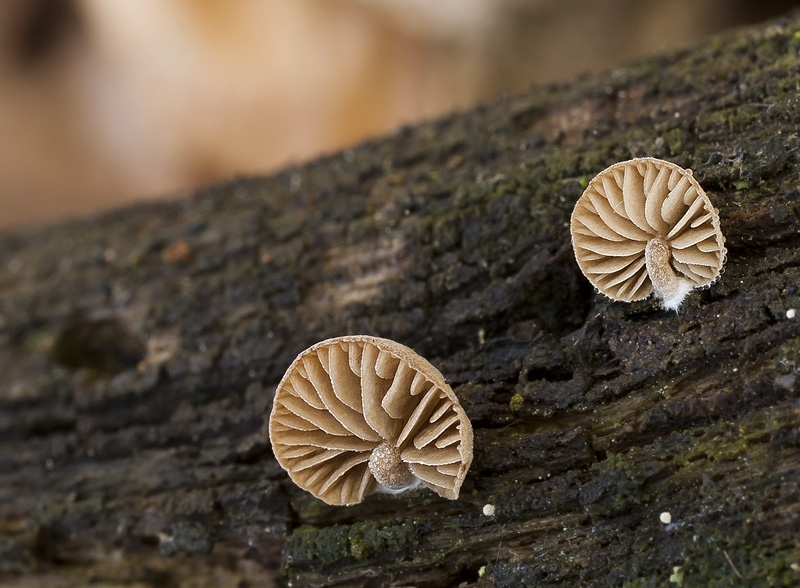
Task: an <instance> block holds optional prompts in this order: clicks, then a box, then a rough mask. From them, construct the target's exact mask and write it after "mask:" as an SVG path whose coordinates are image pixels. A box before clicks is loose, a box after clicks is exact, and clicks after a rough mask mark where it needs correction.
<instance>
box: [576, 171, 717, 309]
mask: <svg viewBox="0 0 800 588" xmlns="http://www.w3.org/2000/svg"><path fill="white" fill-rule="evenodd" d="M570 230H571V232H572V245H573V248H574V250H575V258H576V259H577V261H578V265H579V266H580V268H581V271H583V274H584V275H585V276H586V277H587V278H588V279H589V281H590V282H591V283H592V284H593V285H594V286H595V287H596V288H597V289H598V290H600V292H602V293H603V294H605V295H606V296H608V297H609V298H613V299H614V300H622V301H625V302H632V301H635V300H641V299H643V298H646V297H647V296H648V295H649V294H650V293H651V292H653V291H654V290H655V293H656V295H657V296H659V297H660V298H662V299H663V300H664V304H665V306H666V307H667V308H673V309H677V307H678V306H679V305H680V302H681V300H682V299H683V297H684V296H685V294H686V293H687V292H688V291H689V290H691V289H692V288H695V287H700V286H706V285H709V284H711V283H713V282H714V281H715V280H716V279H717V277H718V276H719V273H720V270H721V269H722V266H723V265H724V264H725V254H726V250H725V238H724V237H723V236H722V232H721V230H720V227H719V211H717V210H716V209H715V208H714V207H713V206H712V204H711V201H710V200H709V199H708V196H706V194H705V192H704V191H703V189H702V188H701V187H700V184H698V183H697V181H696V180H695V179H694V177H693V176H692V171H691V170H685V169H683V168H681V167H679V166H677V165H675V164H674V163H670V162H668V161H662V160H660V159H655V158H652V157H643V158H640V159H632V160H630V161H624V162H622V163H617V164H614V165H612V166H611V167H609V168H608V169H606V170H604V171H602V172H600V173H599V174H598V175H597V176H596V177H595V178H594V179H593V180H592V181H591V182H589V186H588V187H587V188H586V190H585V191H584V193H583V195H582V196H581V197H580V199H579V200H578V202H577V203H576V204H575V209H574V211H573V213H572V222H571V226H570Z"/></svg>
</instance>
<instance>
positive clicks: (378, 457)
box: [369, 441, 416, 490]
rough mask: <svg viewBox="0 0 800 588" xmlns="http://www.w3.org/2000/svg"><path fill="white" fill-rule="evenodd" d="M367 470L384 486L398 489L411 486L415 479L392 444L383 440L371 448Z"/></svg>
mask: <svg viewBox="0 0 800 588" xmlns="http://www.w3.org/2000/svg"><path fill="white" fill-rule="evenodd" d="M369 471H370V472H371V473H372V475H373V476H374V477H375V479H376V480H377V481H378V482H379V483H380V484H381V485H383V486H385V487H386V488H389V489H391V490H400V489H402V488H406V487H408V486H411V485H412V484H413V483H414V481H415V480H416V478H415V476H414V474H412V473H411V470H409V469H408V466H407V465H406V464H405V463H403V461H402V460H401V459H400V453H399V452H398V451H397V448H396V447H395V446H394V444H392V443H389V442H388V441H384V442H383V443H381V444H380V445H378V446H377V447H376V448H375V449H373V450H372V454H371V455H370V457H369Z"/></svg>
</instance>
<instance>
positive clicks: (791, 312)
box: [786, 308, 797, 319]
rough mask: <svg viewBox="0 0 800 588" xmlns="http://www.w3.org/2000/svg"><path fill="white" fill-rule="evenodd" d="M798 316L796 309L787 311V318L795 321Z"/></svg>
mask: <svg viewBox="0 0 800 588" xmlns="http://www.w3.org/2000/svg"><path fill="white" fill-rule="evenodd" d="M796 316H797V311H796V310H795V309H794V308H790V309H789V310H787V311H786V318H788V319H793V318H794V317H796Z"/></svg>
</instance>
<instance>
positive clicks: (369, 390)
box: [269, 335, 472, 505]
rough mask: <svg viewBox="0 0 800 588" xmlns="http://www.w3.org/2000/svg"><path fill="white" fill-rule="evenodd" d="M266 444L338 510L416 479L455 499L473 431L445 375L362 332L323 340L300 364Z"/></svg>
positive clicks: (290, 374)
mask: <svg viewBox="0 0 800 588" xmlns="http://www.w3.org/2000/svg"><path fill="white" fill-rule="evenodd" d="M269 438H270V441H271V443H272V448H273V452H274V453H275V457H276V458H277V460H278V463H280V465H281V467H283V469H285V470H286V471H287V472H288V473H289V477H291V479H292V480H293V481H294V482H295V483H296V484H297V485H298V486H300V487H301V488H303V489H304V490H308V491H309V492H311V494H313V495H314V496H316V497H317V498H320V499H321V500H323V501H325V502H327V503H328V504H336V505H340V504H356V503H358V502H361V500H362V499H363V498H364V496H366V495H367V494H370V493H371V492H374V491H379V490H383V491H389V492H391V491H401V490H404V489H406V488H410V487H412V486H415V485H417V484H419V483H420V482H421V483H423V484H425V485H426V486H427V487H428V488H430V489H431V490H433V491H434V492H436V493H437V494H439V495H440V496H443V497H445V498H449V499H450V500H455V499H456V498H458V492H459V490H460V488H461V484H462V482H463V481H464V477H465V476H466V474H467V470H468V469H469V466H470V464H471V463H472V425H471V424H470V422H469V419H468V418H467V415H466V413H465V412H464V410H463V409H462V408H461V405H460V404H459V403H458V399H457V398H456V395H455V394H454V393H453V391H452V389H451V388H450V386H448V384H447V382H445V380H444V377H443V376H442V374H441V373H440V372H439V371H438V370H437V369H436V368H435V367H433V366H432V365H431V364H430V363H428V361H426V360H425V359H424V358H422V357H421V356H419V355H417V354H416V353H415V352H414V351H413V350H411V349H409V348H408V347H405V346H404V345H401V344H399V343H396V342H394V341H390V340H388V339H380V338H378V337H369V336H366V335H352V336H346V337H338V338H335V339H328V340H326V341H322V342H321V343H317V344H316V345H313V346H312V347H310V348H308V349H306V350H305V351H303V352H302V353H301V354H300V355H299V356H298V357H297V359H295V360H294V362H293V363H292V365H291V366H289V369H288V370H287V371H286V374H285V375H284V376H283V379H282V380H281V382H280V384H278V388H277V390H276V392H275V400H274V403H273V407H272V414H271V415H270V419H269Z"/></svg>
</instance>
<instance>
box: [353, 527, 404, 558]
mask: <svg viewBox="0 0 800 588" xmlns="http://www.w3.org/2000/svg"><path fill="white" fill-rule="evenodd" d="M348 538H349V541H350V552H351V553H352V555H353V557H355V558H356V559H358V560H363V559H368V558H370V557H374V556H375V555H376V554H378V553H381V552H382V553H396V554H403V553H406V552H408V551H410V550H411V548H413V546H414V544H415V543H416V541H417V538H418V535H417V525H416V523H415V522H413V521H412V522H402V523H399V524H394V523H392V524H385V523H378V522H373V521H367V522H363V523H356V524H354V525H353V526H352V527H351V528H350V531H349V533H348Z"/></svg>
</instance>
